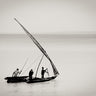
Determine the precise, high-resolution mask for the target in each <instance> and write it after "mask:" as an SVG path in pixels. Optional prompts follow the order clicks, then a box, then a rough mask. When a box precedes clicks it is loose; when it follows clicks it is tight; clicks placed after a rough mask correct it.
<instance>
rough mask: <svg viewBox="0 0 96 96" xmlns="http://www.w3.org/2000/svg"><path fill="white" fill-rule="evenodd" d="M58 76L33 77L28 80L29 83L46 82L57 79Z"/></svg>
mask: <svg viewBox="0 0 96 96" xmlns="http://www.w3.org/2000/svg"><path fill="white" fill-rule="evenodd" d="M55 78H56V76H52V77H47V78H33V79H32V80H27V81H26V82H27V83H38V82H46V81H50V80H53V79H55Z"/></svg>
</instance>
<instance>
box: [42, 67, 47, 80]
mask: <svg viewBox="0 0 96 96" xmlns="http://www.w3.org/2000/svg"><path fill="white" fill-rule="evenodd" d="M47 70H48V69H47V68H46V69H44V67H42V70H41V78H44V74H45V72H47Z"/></svg>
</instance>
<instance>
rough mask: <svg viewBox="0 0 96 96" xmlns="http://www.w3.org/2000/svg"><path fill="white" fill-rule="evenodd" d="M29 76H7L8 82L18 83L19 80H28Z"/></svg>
mask: <svg viewBox="0 0 96 96" xmlns="http://www.w3.org/2000/svg"><path fill="white" fill-rule="evenodd" d="M27 78H28V76H18V77H6V78H5V80H7V83H18V82H26V81H27Z"/></svg>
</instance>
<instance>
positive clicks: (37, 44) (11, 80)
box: [5, 18, 59, 83]
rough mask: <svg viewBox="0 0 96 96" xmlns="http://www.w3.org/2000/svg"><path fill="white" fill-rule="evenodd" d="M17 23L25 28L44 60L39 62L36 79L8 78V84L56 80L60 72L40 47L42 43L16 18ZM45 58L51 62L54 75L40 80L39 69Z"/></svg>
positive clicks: (26, 77)
mask: <svg viewBox="0 0 96 96" xmlns="http://www.w3.org/2000/svg"><path fill="white" fill-rule="evenodd" d="M15 21H16V22H17V23H18V24H19V25H20V26H21V27H22V28H23V30H24V31H25V32H26V34H27V35H28V36H29V37H30V38H31V40H32V41H33V42H34V44H35V45H36V46H37V47H38V48H39V50H40V51H41V52H42V53H43V56H42V58H41V60H40V62H39V65H38V67H37V70H36V75H35V78H33V79H32V80H30V79H28V76H18V77H6V78H5V80H7V82H8V83H15V82H27V83H36V82H45V81H50V80H53V79H55V78H56V77H57V76H58V75H59V72H58V70H57V68H56V67H55V65H54V63H53V61H52V60H51V58H50V57H49V56H48V54H47V52H46V51H45V49H44V48H43V47H42V46H41V45H40V43H39V42H38V41H37V40H36V39H35V38H34V37H33V35H32V34H30V33H29V32H28V31H27V29H26V28H25V27H24V26H23V25H22V24H21V23H20V22H19V21H18V20H17V19H16V18H15ZM44 56H45V57H46V58H47V59H48V60H49V62H50V64H51V66H52V69H53V74H54V75H53V76H51V77H45V78H38V77H37V73H38V69H39V66H40V64H41V61H42V59H43V57H44Z"/></svg>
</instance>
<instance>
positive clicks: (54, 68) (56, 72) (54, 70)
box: [14, 18, 59, 76]
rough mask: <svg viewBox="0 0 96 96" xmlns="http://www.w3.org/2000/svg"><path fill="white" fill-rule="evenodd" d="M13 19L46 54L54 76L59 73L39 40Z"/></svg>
mask: <svg viewBox="0 0 96 96" xmlns="http://www.w3.org/2000/svg"><path fill="white" fill-rule="evenodd" d="M14 20H15V21H16V22H17V23H18V24H19V25H20V26H21V27H22V28H23V30H24V31H25V32H26V34H27V35H28V36H29V37H30V38H31V40H32V41H33V42H34V44H35V45H36V46H37V47H38V48H39V49H40V51H41V52H42V53H43V54H44V55H45V56H46V58H47V59H48V60H49V61H50V63H51V66H52V68H53V73H54V75H55V76H57V75H58V74H59V72H58V70H57V68H56V67H55V65H54V63H53V62H52V60H51V59H50V57H49V56H48V54H47V52H46V51H45V50H44V48H43V47H42V46H41V45H40V44H39V42H38V41H37V40H36V39H35V38H34V36H33V35H32V34H30V33H29V32H28V30H27V29H26V28H25V27H24V26H23V25H22V24H21V23H20V22H19V21H18V20H17V19H16V18H14Z"/></svg>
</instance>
